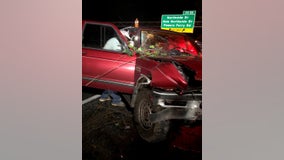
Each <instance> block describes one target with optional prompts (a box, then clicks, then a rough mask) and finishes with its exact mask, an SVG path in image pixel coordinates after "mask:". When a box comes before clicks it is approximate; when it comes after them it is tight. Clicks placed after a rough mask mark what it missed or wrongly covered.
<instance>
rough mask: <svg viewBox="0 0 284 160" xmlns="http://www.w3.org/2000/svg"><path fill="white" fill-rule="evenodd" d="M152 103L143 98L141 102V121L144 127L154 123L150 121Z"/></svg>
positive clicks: (149, 126)
mask: <svg viewBox="0 0 284 160" xmlns="http://www.w3.org/2000/svg"><path fill="white" fill-rule="evenodd" d="M151 106H152V105H151V103H150V102H149V101H147V100H143V101H142V102H141V103H140V107H139V108H140V112H139V114H140V116H139V117H140V122H141V124H142V127H143V128H144V129H149V128H151V127H152V123H151V121H150V114H151V113H152V111H151Z"/></svg>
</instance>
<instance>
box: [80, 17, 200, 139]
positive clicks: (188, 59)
mask: <svg viewBox="0 0 284 160" xmlns="http://www.w3.org/2000/svg"><path fill="white" fill-rule="evenodd" d="M82 32H83V34H82V36H83V37H82V86H85V87H92V88H97V89H110V90H115V91H118V92H120V93H121V94H122V95H123V96H124V97H125V99H126V100H127V102H128V105H129V107H130V108H132V109H133V117H134V122H135V125H136V128H137V131H138V133H139V135H140V136H141V137H142V138H143V139H144V140H146V141H148V142H158V141H162V140H165V139H166V137H167V134H168V132H169V130H170V127H171V125H172V120H175V119H179V120H184V121H189V122H191V123H192V122H195V121H201V119H202V118H201V117H202V112H201V111H202V53H201V48H199V47H200V46H198V45H196V44H195V42H194V40H192V39H191V38H190V36H188V35H187V34H182V33H176V32H171V31H165V30H160V29H154V28H143V27H138V28H135V27H126V28H122V29H119V28H118V27H117V26H115V25H114V24H112V23H108V22H96V21H87V20H83V21H82ZM122 33H127V36H125V34H124V35H123V34H122ZM111 37H117V39H118V40H119V42H120V45H119V47H120V48H119V50H106V49H103V47H104V45H105V43H106V41H107V40H108V39H110V38H111Z"/></svg>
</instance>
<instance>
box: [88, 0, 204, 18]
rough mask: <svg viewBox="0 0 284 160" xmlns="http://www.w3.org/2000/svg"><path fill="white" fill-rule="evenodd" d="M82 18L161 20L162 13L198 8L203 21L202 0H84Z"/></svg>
mask: <svg viewBox="0 0 284 160" xmlns="http://www.w3.org/2000/svg"><path fill="white" fill-rule="evenodd" d="M82 7H83V8H82V11H83V13H82V18H83V19H89V20H98V21H134V20H135V18H138V19H139V20H140V21H160V20H161V16H162V14H182V12H183V11H184V10H196V21H201V17H202V1H201V0H175V1H173V0H172V1H165V0H143V1H142V0H141V1H134V0H132V1H131V0H124V1H109V0H103V1H95V0H83V3H82Z"/></svg>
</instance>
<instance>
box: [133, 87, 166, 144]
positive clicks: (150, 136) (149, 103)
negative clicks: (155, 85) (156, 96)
mask: <svg viewBox="0 0 284 160" xmlns="http://www.w3.org/2000/svg"><path fill="white" fill-rule="evenodd" d="M160 110H161V109H160V107H159V106H154V105H153V96H152V92H151V90H149V89H146V88H143V89H141V90H140V91H139V92H138V95H137V100H136V102H135V107H134V122H135V126H136V128H137V131H138V134H139V135H140V137H141V138H142V139H144V140H145V141H147V142H150V143H155V142H160V141H163V140H166V138H167V135H168V132H169V128H170V123H169V121H168V120H167V121H160V122H156V123H151V122H150V119H149V115H150V114H151V113H155V112H157V111H160Z"/></svg>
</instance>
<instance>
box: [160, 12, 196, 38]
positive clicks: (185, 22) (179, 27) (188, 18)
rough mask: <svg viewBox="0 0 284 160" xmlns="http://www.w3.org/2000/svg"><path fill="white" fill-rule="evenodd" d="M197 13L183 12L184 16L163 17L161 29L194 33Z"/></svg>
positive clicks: (171, 15) (169, 15) (170, 15)
mask: <svg viewBox="0 0 284 160" xmlns="http://www.w3.org/2000/svg"><path fill="white" fill-rule="evenodd" d="M195 15H196V11H183V14H168V15H162V19H161V29H165V30H171V31H176V32H185V33H193V28H194V22H195Z"/></svg>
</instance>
